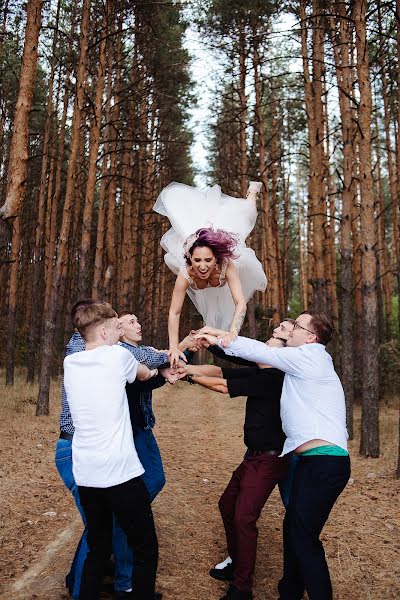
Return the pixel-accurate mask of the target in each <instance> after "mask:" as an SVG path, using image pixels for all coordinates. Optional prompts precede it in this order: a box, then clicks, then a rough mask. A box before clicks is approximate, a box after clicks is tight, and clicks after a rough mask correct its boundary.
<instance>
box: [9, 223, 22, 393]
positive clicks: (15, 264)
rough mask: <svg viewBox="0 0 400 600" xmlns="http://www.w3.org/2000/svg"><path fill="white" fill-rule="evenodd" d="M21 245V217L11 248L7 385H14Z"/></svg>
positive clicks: (15, 227) (15, 225)
mask: <svg viewBox="0 0 400 600" xmlns="http://www.w3.org/2000/svg"><path fill="white" fill-rule="evenodd" d="M20 245H21V217H20V216H19V215H18V216H17V217H16V219H14V230H13V238H12V247H11V261H12V262H11V270H10V283H9V292H8V322H7V360H6V385H14V357H15V340H16V337H17V336H16V332H15V327H16V310H17V294H18V275H19V267H20V260H19V250H20Z"/></svg>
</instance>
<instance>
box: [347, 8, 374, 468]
mask: <svg viewBox="0 0 400 600" xmlns="http://www.w3.org/2000/svg"><path fill="white" fill-rule="evenodd" d="M353 11H354V12H353V16H354V23H355V30H356V48H357V74H358V85H359V91H360V104H359V112H358V127H359V130H360V137H359V158H360V167H359V169H360V196H361V212H360V219H361V229H362V232H363V240H362V244H361V275H362V294H363V318H364V323H363V329H364V339H365V340H368V343H367V344H364V347H363V382H362V417H361V427H362V439H363V448H362V453H363V454H364V455H365V456H371V457H378V456H379V377H378V336H377V292H376V255H375V251H376V229H375V213H374V191H373V178H372V159H371V112H372V97H371V84H370V77H369V60H368V43H367V32H366V2H365V0H355V1H354V5H353Z"/></svg>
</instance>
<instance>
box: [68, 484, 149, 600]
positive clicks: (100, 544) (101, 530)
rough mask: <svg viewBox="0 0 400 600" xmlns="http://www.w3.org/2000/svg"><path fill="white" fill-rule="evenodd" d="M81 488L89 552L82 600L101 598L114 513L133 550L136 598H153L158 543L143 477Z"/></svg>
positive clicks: (81, 595) (80, 495) (138, 599)
mask: <svg viewBox="0 0 400 600" xmlns="http://www.w3.org/2000/svg"><path fill="white" fill-rule="evenodd" d="M78 488H79V497H80V500H81V505H82V508H83V510H84V512H85V515H86V521H87V529H88V546H89V552H88V555H87V557H86V561H85V566H84V568H83V573H82V581H81V588H80V594H79V598H80V600H98V598H99V597H100V583H101V577H102V573H103V566H104V563H105V561H106V560H107V559H108V557H109V553H110V548H111V537H112V527H113V513H114V514H115V516H116V518H117V519H118V522H119V524H120V525H121V527H122V529H123V530H124V532H125V533H126V535H127V538H128V544H129V545H130V547H131V548H132V549H133V551H134V554H133V557H134V558H133V569H134V573H135V586H134V590H133V598H134V599H135V600H153V599H154V589H155V581H156V572H157V562H158V543H157V535H156V532H155V528H154V521H153V513H152V511H151V506H150V500H149V495H148V492H147V490H146V487H145V485H144V483H143V481H142V479H141V477H135V478H134V479H131V480H130V481H127V482H125V483H121V484H120V485H115V486H113V487H109V488H90V487H82V486H78Z"/></svg>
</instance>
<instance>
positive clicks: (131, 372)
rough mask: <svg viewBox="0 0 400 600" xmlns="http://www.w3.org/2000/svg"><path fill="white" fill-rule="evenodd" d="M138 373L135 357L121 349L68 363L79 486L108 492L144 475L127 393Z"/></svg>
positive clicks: (98, 350) (73, 358) (108, 349)
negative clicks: (112, 487)
mask: <svg viewBox="0 0 400 600" xmlns="http://www.w3.org/2000/svg"><path fill="white" fill-rule="evenodd" d="M137 368H138V362H137V360H136V359H135V358H134V357H133V356H132V354H131V353H130V352H129V351H128V350H126V348H123V347H122V346H117V345H115V346H99V347H98V348H94V349H93V350H86V351H84V352H76V353H75V354H71V355H70V356H67V357H66V358H65V360H64V385H65V390H66V392H67V396H68V404H69V407H70V410H71V415H72V421H73V423H74V427H75V433H74V437H73V439H72V472H73V474H74V477H75V481H76V483H77V484H78V485H82V486H86V487H97V488H106V487H111V486H113V485H118V484H120V483H124V482H125V481H129V479H132V478H133V477H138V476H139V475H142V473H144V469H143V467H142V464H141V462H140V460H139V458H138V455H137V453H136V449H135V445H134V442H133V434H132V426H131V421H130V417H129V407H128V401H127V397H126V392H125V384H126V382H129V383H132V382H133V381H134V380H135V378H136V372H137Z"/></svg>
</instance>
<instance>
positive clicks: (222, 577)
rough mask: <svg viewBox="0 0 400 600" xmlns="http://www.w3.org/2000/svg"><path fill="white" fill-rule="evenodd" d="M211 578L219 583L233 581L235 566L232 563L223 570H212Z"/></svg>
mask: <svg viewBox="0 0 400 600" xmlns="http://www.w3.org/2000/svg"><path fill="white" fill-rule="evenodd" d="M209 573H210V576H211V577H213V578H214V579H218V581H232V580H233V566H232V563H230V564H229V565H226V567H224V568H223V569H216V568H215V567H214V568H213V569H210V571H209Z"/></svg>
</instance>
